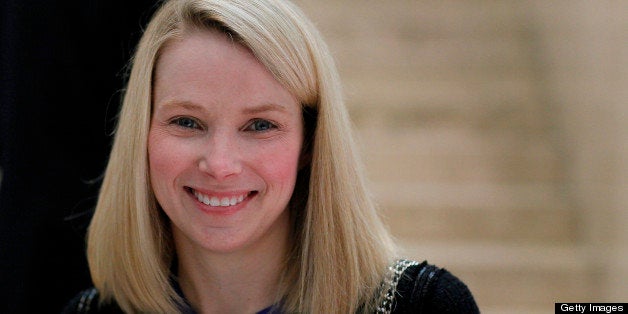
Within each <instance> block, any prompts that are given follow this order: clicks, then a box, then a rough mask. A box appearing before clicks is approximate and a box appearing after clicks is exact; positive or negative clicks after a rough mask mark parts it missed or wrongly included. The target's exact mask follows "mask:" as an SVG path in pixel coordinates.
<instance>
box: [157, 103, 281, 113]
mask: <svg viewBox="0 0 628 314" xmlns="http://www.w3.org/2000/svg"><path fill="white" fill-rule="evenodd" d="M161 107H162V108H164V109H166V110H168V109H171V108H177V107H180V108H184V109H188V110H200V111H206V109H205V107H203V106H201V105H198V104H196V103H194V102H191V101H170V102H166V103H164V104H163V105H162V106H161ZM269 111H277V112H280V113H287V112H288V109H287V108H286V107H284V106H282V105H279V104H275V103H266V104H262V105H256V106H251V107H246V108H244V109H243V110H242V113H244V114H248V115H254V114H259V113H262V112H269Z"/></svg>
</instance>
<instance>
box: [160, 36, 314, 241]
mask: <svg viewBox="0 0 628 314" xmlns="http://www.w3.org/2000/svg"><path fill="white" fill-rule="evenodd" d="M154 80H155V81H154V89H153V115H152V119H151V127H150V133H149V137H148V153H149V167H150V178H151V186H152V189H153V191H154V193H155V196H156V198H157V201H158V202H159V204H160V205H161V207H162V208H163V210H164V212H165V213H166V214H167V215H168V217H169V218H170V221H171V225H172V232H173V235H174V237H175V243H176V245H177V246H178V248H179V246H181V245H183V246H186V247H191V248H202V249H204V250H209V251H212V252H234V251H239V250H245V249H247V248H251V247H259V245H260V244H264V243H266V244H270V245H273V244H272V243H273V242H275V241H285V239H286V236H287V234H288V230H289V228H290V223H289V221H290V219H289V213H288V212H289V211H288V210H286V207H287V205H288V202H289V200H290V197H291V195H292V192H293V189H294V185H295V181H296V176H297V170H298V164H299V157H300V152H301V145H302V142H303V122H302V113H301V107H300V105H299V103H298V101H297V100H296V99H295V98H294V97H293V95H292V94H291V93H290V92H288V91H287V90H286V89H285V88H283V86H282V85H280V84H279V83H278V82H277V81H276V80H275V79H274V77H273V76H272V75H271V73H270V72H269V71H268V70H267V69H266V68H265V67H264V66H263V65H262V64H261V63H260V62H259V61H258V60H257V59H256V58H255V57H254V56H253V54H252V53H251V52H250V51H249V50H247V49H246V48H244V47H243V46H241V45H239V44H237V43H235V42H233V41H231V40H230V39H229V37H227V36H225V35H223V34H220V33H218V32H214V31H197V32H193V33H190V34H187V35H186V36H185V37H184V38H183V39H182V40H178V41H173V42H171V43H170V44H169V45H167V46H166V47H165V48H164V50H163V52H162V54H161V56H160V57H159V60H158V63H157V65H156V70H155V76H154Z"/></svg>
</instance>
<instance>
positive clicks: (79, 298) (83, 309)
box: [61, 288, 122, 314]
mask: <svg viewBox="0 0 628 314" xmlns="http://www.w3.org/2000/svg"><path fill="white" fill-rule="evenodd" d="M79 313H86V314H87V313H94V314H114V313H115V314H117V313H122V310H121V309H120V308H119V307H118V306H117V305H116V304H115V303H109V304H99V294H98V290H96V288H90V289H87V290H83V291H81V292H79V293H78V294H77V295H76V296H75V297H74V298H72V300H70V302H68V304H67V305H66V306H65V308H64V309H63V311H62V312H61V314H79Z"/></svg>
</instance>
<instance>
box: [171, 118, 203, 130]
mask: <svg viewBox="0 0 628 314" xmlns="http://www.w3.org/2000/svg"><path fill="white" fill-rule="evenodd" d="M172 123H174V124H176V125H178V126H180V127H182V128H188V129H198V128H199V125H198V123H197V122H196V121H195V120H194V119H192V118H187V117H181V118H176V119H174V120H173V121H172Z"/></svg>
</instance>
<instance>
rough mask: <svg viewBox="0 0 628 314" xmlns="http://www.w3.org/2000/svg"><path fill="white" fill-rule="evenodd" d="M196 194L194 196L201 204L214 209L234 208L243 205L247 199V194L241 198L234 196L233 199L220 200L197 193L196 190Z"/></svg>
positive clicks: (224, 198)
mask: <svg viewBox="0 0 628 314" xmlns="http://www.w3.org/2000/svg"><path fill="white" fill-rule="evenodd" d="M193 192H194V196H196V199H198V201H199V202H201V203H203V204H205V205H209V206H212V207H218V206H221V207H226V206H233V205H236V204H239V203H241V202H242V201H244V199H245V198H246V197H247V195H248V193H247V194H242V195H239V196H232V197H231V198H229V197H223V198H218V197H216V196H212V197H210V196H208V195H205V194H202V193H200V192H197V191H196V190H193Z"/></svg>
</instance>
